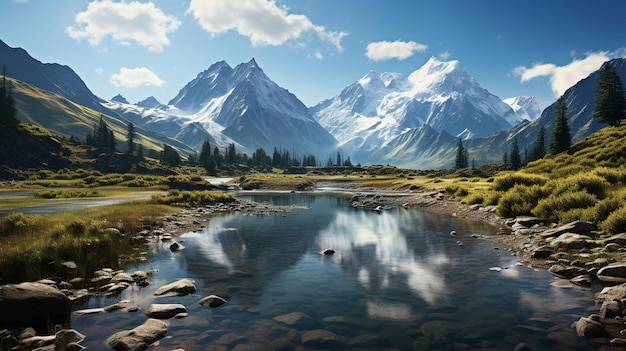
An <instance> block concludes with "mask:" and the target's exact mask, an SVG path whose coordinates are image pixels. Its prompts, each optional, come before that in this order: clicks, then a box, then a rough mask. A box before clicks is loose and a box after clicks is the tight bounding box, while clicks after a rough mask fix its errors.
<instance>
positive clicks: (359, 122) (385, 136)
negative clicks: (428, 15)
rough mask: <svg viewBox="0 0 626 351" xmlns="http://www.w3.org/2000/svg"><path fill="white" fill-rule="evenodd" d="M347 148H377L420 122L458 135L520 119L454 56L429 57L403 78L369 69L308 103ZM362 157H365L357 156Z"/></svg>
mask: <svg viewBox="0 0 626 351" xmlns="http://www.w3.org/2000/svg"><path fill="white" fill-rule="evenodd" d="M311 112H312V113H313V115H314V116H315V118H316V119H317V120H318V121H319V122H320V124H321V125H322V126H324V127H325V128H326V129H327V130H328V131H330V133H331V134H333V136H335V138H337V140H338V141H339V143H340V145H342V148H343V149H344V150H345V151H346V152H348V153H351V152H360V153H363V154H368V153H371V152H377V151H378V150H379V149H380V148H381V147H384V146H385V145H386V144H387V143H389V142H390V141H391V140H392V139H393V138H395V137H397V136H399V135H401V134H402V133H406V132H408V131H409V130H411V129H414V128H418V127H420V126H422V125H428V126H430V127H431V128H432V129H434V130H435V131H445V132H447V133H449V134H451V135H452V136H459V137H463V138H471V137H486V136H489V135H491V134H493V133H495V132H497V131H501V130H505V129H508V128H511V127H512V126H514V125H515V124H517V123H518V122H519V121H521V119H519V117H518V116H517V115H516V114H515V113H514V112H513V110H512V109H511V108H510V107H509V106H508V105H506V104H505V103H504V102H502V100H500V98H498V97H497V96H495V95H493V94H491V93H489V92H488V91H487V90H485V89H483V88H482V87H480V85H479V84H478V83H477V82H476V81H475V80H474V79H473V78H472V77H471V76H470V75H469V74H467V72H465V70H463V68H462V67H461V65H460V63H459V62H458V61H448V62H442V61H439V60H437V59H436V58H434V57H432V58H430V59H429V60H428V62H426V63H425V64H424V65H423V66H422V67H420V68H419V69H418V70H416V71H414V72H413V73H411V74H410V75H409V76H408V77H405V76H403V75H402V74H399V73H377V72H369V73H368V74H367V75H365V76H364V77H363V78H361V79H359V80H358V81H356V82H354V83H353V84H351V85H349V86H348V87H346V88H345V89H344V90H343V91H342V92H341V93H340V94H339V95H337V96H335V97H334V98H332V99H329V100H325V101H322V102H321V103H319V104H317V105H316V106H313V107H311ZM363 161H366V160H363Z"/></svg>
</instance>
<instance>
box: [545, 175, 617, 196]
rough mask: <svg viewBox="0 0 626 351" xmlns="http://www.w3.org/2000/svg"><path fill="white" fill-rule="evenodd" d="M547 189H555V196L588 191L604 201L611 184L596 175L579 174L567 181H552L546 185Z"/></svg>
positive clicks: (553, 192)
mask: <svg viewBox="0 0 626 351" xmlns="http://www.w3.org/2000/svg"><path fill="white" fill-rule="evenodd" d="M546 187H547V188H553V190H552V195H553V196H558V195H561V194H564V193H566V192H576V191H586V192H587V193H589V194H592V195H595V196H596V197H597V198H598V199H603V198H605V197H606V193H607V189H608V188H609V183H608V182H607V181H606V180H605V179H604V178H602V177H600V176H598V175H595V174H577V175H575V176H571V177H568V178H565V179H555V180H552V181H550V182H548V183H547V184H546Z"/></svg>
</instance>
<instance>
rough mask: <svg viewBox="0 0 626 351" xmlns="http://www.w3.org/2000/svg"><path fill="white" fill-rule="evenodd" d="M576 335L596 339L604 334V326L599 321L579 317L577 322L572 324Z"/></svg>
mask: <svg viewBox="0 0 626 351" xmlns="http://www.w3.org/2000/svg"><path fill="white" fill-rule="evenodd" d="M574 327H575V328H576V333H577V334H578V335H579V336H587V337H598V336H602V335H603V334H604V325H602V323H600V322H599V321H597V320H595V319H592V317H591V316H590V317H580V319H579V320H578V321H577V322H574Z"/></svg>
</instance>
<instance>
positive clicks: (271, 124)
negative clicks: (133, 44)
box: [167, 59, 337, 155]
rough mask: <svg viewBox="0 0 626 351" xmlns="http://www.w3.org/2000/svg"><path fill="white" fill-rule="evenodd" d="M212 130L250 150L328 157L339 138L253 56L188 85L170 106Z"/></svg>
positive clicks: (219, 65)
mask: <svg viewBox="0 0 626 351" xmlns="http://www.w3.org/2000/svg"><path fill="white" fill-rule="evenodd" d="M168 105H169V106H168V111H167V112H168V113H174V114H178V115H181V116H183V115H184V116H187V117H188V118H189V119H190V120H192V121H194V122H197V123H200V124H201V125H202V126H203V127H204V128H205V129H207V130H216V129H218V130H219V132H221V133H222V134H223V135H225V136H227V137H229V138H231V139H233V140H235V141H236V142H238V143H239V144H241V145H242V146H244V147H245V148H246V149H247V150H248V151H249V152H252V151H254V150H256V149H257V148H263V149H265V150H266V151H271V150H273V149H274V148H275V147H276V148H279V149H286V150H290V151H295V152H296V153H298V154H300V155H302V154H304V153H310V154H318V155H325V154H326V153H327V152H329V151H331V150H334V148H335V146H336V143H337V141H336V140H335V138H333V136H332V135H331V134H330V133H329V132H328V131H326V130H325V129H324V128H323V127H322V126H321V125H320V124H319V123H318V122H317V121H316V120H315V119H314V118H313V116H312V115H311V113H310V112H309V110H308V108H307V107H306V106H305V105H304V104H303V103H302V102H301V101H300V100H299V99H298V98H297V97H296V96H295V95H293V94H291V93H290V92H289V91H287V90H285V89H283V88H281V87H279V86H278V85H277V84H276V83H274V82H273V81H272V80H271V79H270V78H269V77H267V75H265V73H264V72H263V70H262V69H261V68H259V66H258V65H257V63H256V61H255V60H254V59H252V60H250V61H249V62H246V63H242V64H239V65H237V66H236V67H235V68H232V67H230V66H229V65H228V64H227V63H226V62H224V61H221V62H217V63H215V64H213V65H212V66H211V67H209V69H207V70H206V71H204V72H201V73H200V74H198V75H197V77H196V78H195V79H193V80H192V81H190V82H189V83H187V85H185V87H183V88H182V89H181V90H180V91H179V93H178V95H177V96H176V97H174V98H173V99H172V100H171V101H170V102H169V104H168Z"/></svg>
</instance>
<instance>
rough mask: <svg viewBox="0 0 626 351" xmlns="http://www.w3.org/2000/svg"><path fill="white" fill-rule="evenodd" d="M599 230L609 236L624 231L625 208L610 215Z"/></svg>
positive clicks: (625, 223)
mask: <svg viewBox="0 0 626 351" xmlns="http://www.w3.org/2000/svg"><path fill="white" fill-rule="evenodd" d="M600 228H602V230H604V231H606V232H608V233H611V234H617V233H622V232H624V231H626V207H622V208H620V209H619V210H617V211H614V212H613V213H611V214H610V215H609V216H608V217H607V218H606V220H605V221H604V222H602V224H601V225H600Z"/></svg>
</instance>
